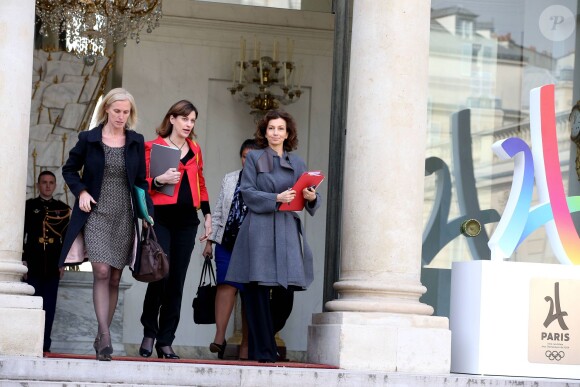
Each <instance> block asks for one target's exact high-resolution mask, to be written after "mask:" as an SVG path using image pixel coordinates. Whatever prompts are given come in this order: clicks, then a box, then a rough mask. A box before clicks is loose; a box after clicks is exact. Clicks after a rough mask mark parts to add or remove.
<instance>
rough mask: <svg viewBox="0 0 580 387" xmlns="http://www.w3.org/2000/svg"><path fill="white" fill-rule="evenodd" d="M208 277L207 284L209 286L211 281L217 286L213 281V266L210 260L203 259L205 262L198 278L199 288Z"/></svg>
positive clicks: (207, 258)
mask: <svg viewBox="0 0 580 387" xmlns="http://www.w3.org/2000/svg"><path fill="white" fill-rule="evenodd" d="M206 276H208V277H209V281H208V284H209V285H211V281H212V279H213V283H214V285H217V282H216V280H215V272H214V270H213V265H212V264H211V258H209V257H205V261H204V262H203V268H202V269H201V276H200V277H199V286H202V285H203V284H204V283H205V277H206Z"/></svg>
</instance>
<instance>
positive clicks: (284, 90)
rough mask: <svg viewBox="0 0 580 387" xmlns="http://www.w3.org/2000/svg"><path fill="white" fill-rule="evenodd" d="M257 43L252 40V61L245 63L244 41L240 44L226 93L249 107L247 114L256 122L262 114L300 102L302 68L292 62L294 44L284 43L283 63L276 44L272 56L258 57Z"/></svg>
mask: <svg viewBox="0 0 580 387" xmlns="http://www.w3.org/2000/svg"><path fill="white" fill-rule="evenodd" d="M260 46H261V42H259V41H257V40H256V38H254V47H253V56H252V59H250V60H246V40H245V39H244V38H243V37H242V38H241V40H240V57H239V60H237V61H235V62H234V65H233V71H232V85H231V87H228V90H229V91H230V93H231V94H232V96H234V97H236V98H237V99H238V100H239V101H241V102H245V103H246V104H248V105H250V108H251V111H250V114H252V115H254V119H255V120H258V119H260V118H261V117H262V116H263V115H264V114H265V113H266V112H268V111H269V110H272V109H278V108H279V107H280V105H288V104H291V103H294V102H296V101H298V99H300V96H301V95H302V90H301V82H302V70H303V69H302V65H301V66H300V67H299V68H297V66H296V65H295V63H294V62H293V61H292V54H293V51H294V42H293V41H291V40H290V39H287V40H286V55H285V60H281V59H280V50H279V44H278V41H275V42H274V44H273V47H272V56H268V55H261V52H260V51H261V50H260Z"/></svg>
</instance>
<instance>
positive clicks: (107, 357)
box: [93, 332, 113, 361]
mask: <svg viewBox="0 0 580 387" xmlns="http://www.w3.org/2000/svg"><path fill="white" fill-rule="evenodd" d="M93 348H95V352H96V358H97V360H99V361H111V360H112V358H111V355H112V354H113V345H112V344H111V334H110V333H109V332H107V333H99V334H98V335H97V337H96V338H95V342H94V343H93Z"/></svg>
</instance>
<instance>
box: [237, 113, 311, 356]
mask: <svg viewBox="0 0 580 387" xmlns="http://www.w3.org/2000/svg"><path fill="white" fill-rule="evenodd" d="M255 138H256V143H257V144H258V147H260V148H261V149H259V150H255V151H251V152H250V153H248V155H247V156H246V164H245V166H244V169H243V172H242V178H241V183H240V191H241V192H242V196H243V199H244V203H245V204H246V205H247V206H248V213H247V215H246V218H245V219H244V222H243V223H242V225H241V227H240V231H239V233H238V237H237V239H236V243H235V245H234V250H233V251H232V258H231V261H230V265H229V269H228V274H227V276H226V280H228V281H232V282H238V283H243V284H244V291H243V293H242V296H243V298H244V304H245V310H246V318H247V320H248V328H249V329H248V330H249V336H248V341H249V359H252V360H258V361H260V362H275V361H276V360H277V359H278V354H277V348H276V340H275V337H274V336H275V334H276V332H278V331H279V330H281V329H282V328H283V327H284V324H285V323H286V320H287V319H288V317H289V316H290V312H291V311H292V304H293V300H294V296H293V294H294V293H293V292H294V291H295V290H305V289H306V288H307V287H308V286H309V285H310V284H311V283H312V280H313V264H312V251H311V250H310V247H309V246H308V243H307V242H306V240H305V239H304V233H303V228H302V223H301V221H300V218H299V216H298V214H297V213H295V212H292V211H280V206H282V205H284V204H285V203H290V202H291V201H292V200H293V199H294V197H295V196H296V195H303V197H304V199H305V201H306V205H305V208H306V211H307V212H308V213H309V214H310V215H314V213H315V211H316V209H317V208H318V207H319V206H320V200H319V197H320V195H319V194H318V193H316V192H315V190H314V189H313V188H305V189H304V190H303V191H302V192H296V191H294V190H293V189H292V188H288V187H292V186H294V183H296V181H297V180H298V178H299V177H300V176H301V175H302V174H303V173H304V172H306V171H307V169H306V163H305V162H304V160H302V158H300V157H299V156H297V155H295V154H293V153H291V151H293V150H295V149H297V147H298V136H297V131H296V123H295V122H294V119H293V118H292V116H291V115H290V114H288V113H286V112H284V111H277V110H274V111H269V112H268V113H266V115H265V116H264V118H262V120H261V121H260V122H259V123H258V128H257V130H256V133H255ZM274 309H275V310H274Z"/></svg>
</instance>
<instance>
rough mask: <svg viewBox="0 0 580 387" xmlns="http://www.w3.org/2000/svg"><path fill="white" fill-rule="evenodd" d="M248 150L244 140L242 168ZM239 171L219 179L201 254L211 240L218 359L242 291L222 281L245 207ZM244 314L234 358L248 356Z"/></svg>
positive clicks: (205, 253) (213, 345) (208, 252)
mask: <svg viewBox="0 0 580 387" xmlns="http://www.w3.org/2000/svg"><path fill="white" fill-rule="evenodd" d="M252 149H256V142H255V141H254V140H253V139H248V140H246V141H244V142H243V143H242V146H241V148H240V158H241V160H242V168H244V164H245V163H246V155H247V154H248V152H249V151H251V150H252ZM241 176H242V170H241V169H238V170H237V171H233V172H230V173H228V174H226V175H225V177H224V179H223V181H222V188H221V190H220V194H219V196H218V200H217V202H216V204H215V207H214V210H213V214H212V216H211V221H212V227H211V230H212V233H211V235H210V236H209V238H208V240H207V242H206V244H205V249H204V250H203V254H202V255H203V256H204V257H206V256H211V255H212V244H214V243H215V266H216V272H217V281H216V282H217V294H216V297H215V325H216V331H215V337H214V340H213V342H212V343H211V344H210V345H209V350H210V351H211V352H214V353H215V352H217V354H218V358H220V359H223V357H224V352H225V350H226V345H227V343H226V338H225V336H226V328H227V327H228V322H229V321H230V315H231V314H232V310H233V308H234V302H235V300H236V293H237V292H238V290H242V285H241V284H238V283H235V282H228V281H226V273H227V271H228V266H229V264H230V259H231V257H232V249H233V248H234V243H235V242H236V237H237V235H238V231H239V230H240V225H241V224H242V222H243V221H244V218H245V216H246V213H247V212H248V207H247V206H246V205H245V204H244V199H242V195H241V192H240V179H241ZM245 320H246V318H245V313H243V311H242V342H241V344H240V350H239V354H238V357H239V358H240V359H247V358H248V342H247V327H246V321H245Z"/></svg>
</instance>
